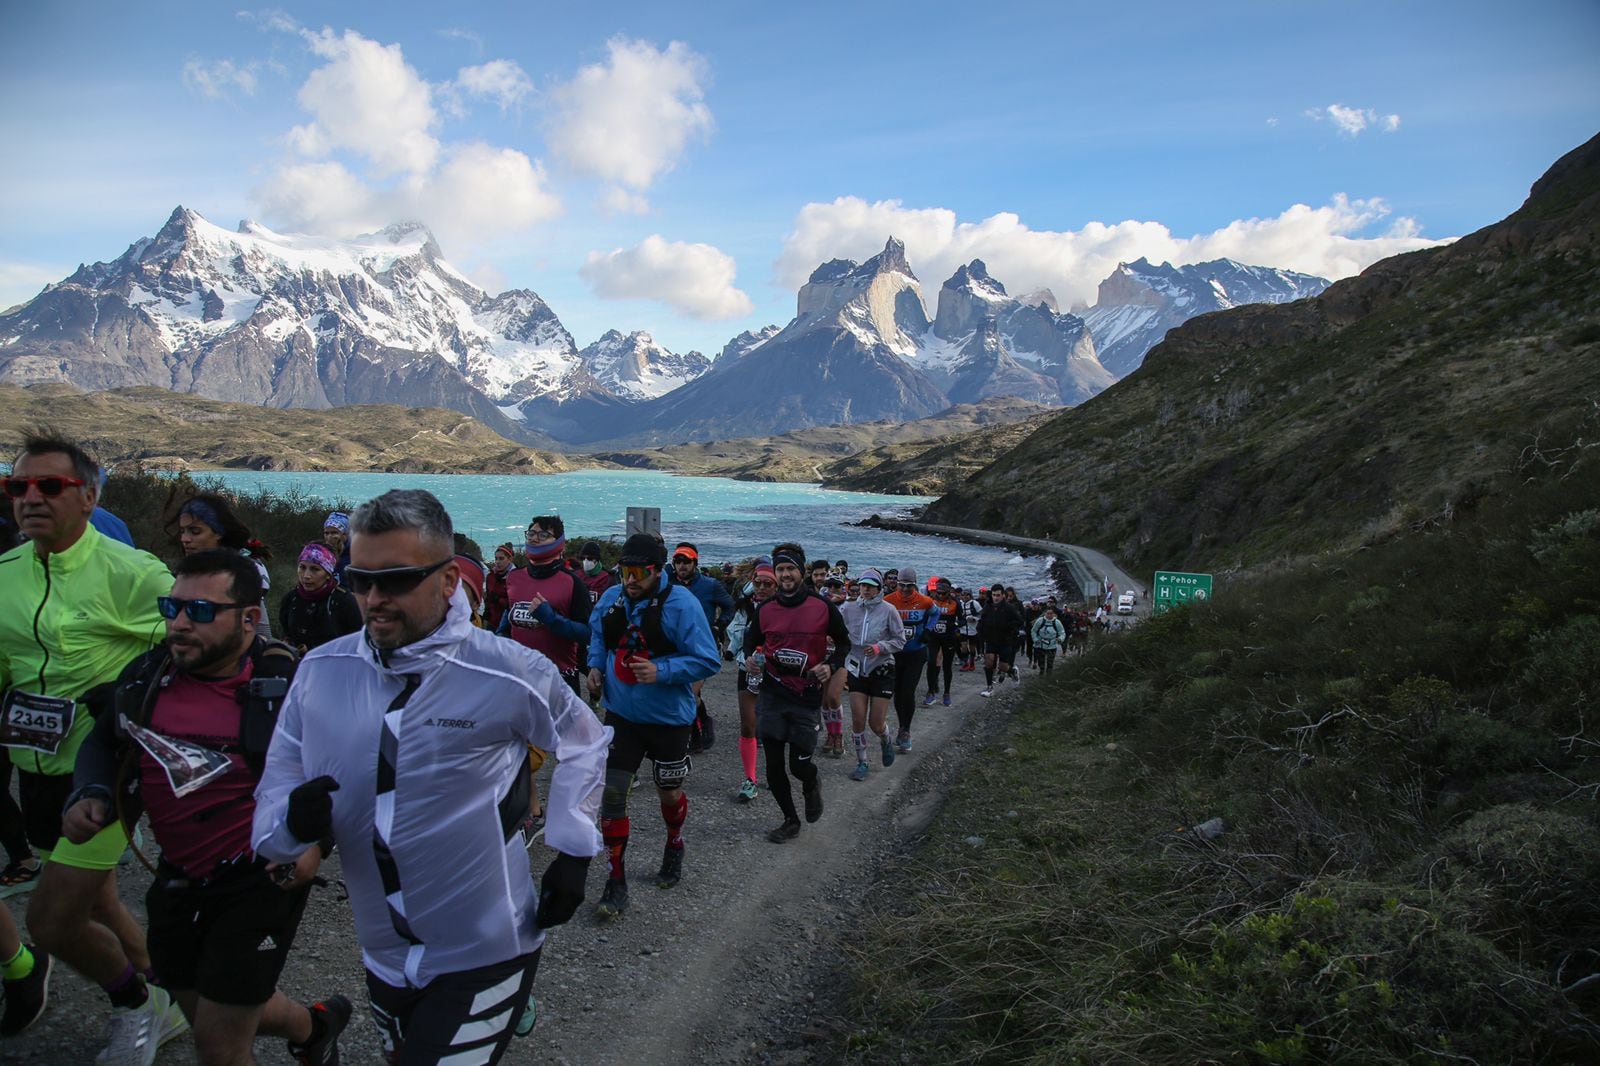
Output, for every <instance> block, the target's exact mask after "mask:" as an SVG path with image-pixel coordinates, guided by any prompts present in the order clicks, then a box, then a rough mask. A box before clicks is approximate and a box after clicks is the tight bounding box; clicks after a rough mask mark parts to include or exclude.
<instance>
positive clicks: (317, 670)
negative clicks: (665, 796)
mask: <svg viewBox="0 0 1600 1066" xmlns="http://www.w3.org/2000/svg"><path fill="white" fill-rule="evenodd" d="M408 688H409V689H410V692H409V695H408V696H407V698H406V699H405V700H404V701H403V705H400V706H396V705H397V704H401V702H402V701H401V700H400V697H401V696H402V695H406V694H407V690H408ZM610 743H611V729H610V728H609V727H606V726H602V725H601V724H600V722H599V720H598V719H597V718H596V717H595V716H594V712H593V711H591V710H590V709H589V708H588V706H587V705H586V704H584V703H583V701H582V700H580V699H578V698H577V697H576V696H574V695H573V693H572V690H571V689H570V688H568V687H567V684H566V682H565V681H563V680H562V679H561V675H560V674H559V673H558V672H557V670H556V668H555V667H554V666H553V665H552V664H551V663H550V661H549V660H548V659H546V658H545V657H544V656H542V655H540V654H539V653H538V652H535V651H532V650H530V649H528V648H525V647H523V646H522V645H520V644H518V643H516V642H515V641H511V640H505V639H503V638H500V637H497V636H495V635H494V634H492V633H487V632H485V631H483V630H481V629H477V628H475V627H474V626H473V625H472V624H471V621H470V619H469V615H468V606H467V599H466V594H465V593H464V592H463V591H462V590H461V589H460V588H459V587H458V588H457V589H456V593H455V596H454V598H453V599H452V600H451V602H450V609H449V612H448V614H447V615H446V617H445V620H444V622H443V623H442V624H441V625H440V626H439V628H438V629H436V630H434V631H433V632H432V633H430V634H428V635H427V636H426V637H423V638H422V639H421V640H419V641H417V642H415V643H413V644H408V645H406V646H405V647H402V648H397V649H395V650H393V651H392V652H389V653H388V655H387V662H385V661H384V657H383V656H380V654H379V652H378V651H377V650H376V649H374V648H373V647H372V646H371V645H370V644H369V643H367V639H366V634H365V632H364V631H363V632H357V633H352V634H350V635H348V636H345V637H340V638H339V639H337V640H333V641H330V642H329V643H327V644H324V645H322V646H321V647H319V648H315V649H313V650H312V651H311V652H310V653H308V654H307V655H306V657H305V659H304V660H303V661H302V662H301V664H300V668H299V671H298V672H297V673H296V675H295V679H294V684H293V685H292V686H291V688H290V690H289V695H288V697H287V698H286V700H285V701H284V705H283V710H282V713H281V714H280V715H279V718H278V728H277V732H276V733H275V734H274V735H273V738H272V746H271V749H270V750H269V751H268V754H267V763H266V769H265V772H264V773H263V774H262V778H261V783H260V785H258V786H257V788H256V812H255V826H254V831H253V833H252V843H253V844H254V846H255V850H256V852H257V853H258V854H260V855H263V856H265V857H266V858H268V859H270V860H273V861H276V862H288V861H291V860H293V859H294V858H295V857H296V856H298V855H299V854H301V853H302V852H303V851H304V850H305V845H304V844H301V843H300V842H299V841H297V840H295V839H294V838H293V837H292V836H291V835H290V833H289V830H288V827H287V826H286V825H285V818H286V816H287V812H288V806H289V793H290V791H291V790H293V789H294V788H295V786H297V785H299V784H301V783H302V782H305V781H309V780H311V779H313V778H316V777H320V776H322V775H323V774H328V775H330V776H332V777H333V778H334V779H335V780H337V781H338V782H339V790H338V791H336V792H334V793H333V794H332V796H333V833H334V840H335V843H337V844H338V846H339V853H340V856H341V861H342V863H343V869H344V878H345V883H346V885H347V886H348V887H349V890H350V903H351V906H352V907H353V908H354V910H355V922H356V936H357V938H358V939H359V940H360V942H361V953H362V958H363V960H364V962H365V963H366V966H367V969H368V970H370V971H371V972H372V973H373V974H374V975H376V976H377V977H378V978H379V979H380V980H382V981H384V982H385V983H387V984H390V985H394V986H397V987H398V986H410V987H414V988H420V987H422V986H425V985H427V984H428V983H429V982H430V981H432V980H433V978H435V977H437V976H439V975H440V974H444V973H455V972H459V971H462V970H470V969H475V968H477V967H480V966H489V965H492V964H494V963H498V962H504V961H506V960H507V959H511V958H515V957H516V956H518V955H522V954H525V953H527V952H530V951H532V950H533V949H534V948H536V947H538V946H539V945H540V944H541V943H543V941H544V933H543V932H541V931H539V930H536V929H535V928H534V912H535V910H536V909H537V905H538V889H537V887H536V885H535V884H534V881H533V877H532V875H531V873H530V871H529V859H528V854H527V851H526V842H525V841H524V839H523V836H522V834H521V832H519V831H517V830H516V828H515V822H516V821H520V818H521V816H522V815H524V814H526V807H525V806H524V808H523V810H522V811H513V810H510V809H509V808H510V807H511V806H513V804H509V803H507V799H508V797H509V796H510V794H511V792H512V789H513V788H514V786H515V784H516V782H517V778H518V774H519V773H520V772H521V770H522V767H523V765H524V764H525V763H526V762H527V758H528V748H527V746H528V745H529V744H533V745H536V746H537V747H540V748H543V749H545V750H547V751H553V752H554V753H555V756H556V759H557V766H556V769H555V774H554V777H553V778H552V780H551V784H550V792H549V795H548V796H547V797H546V798H545V803H544V806H545V812H546V814H545V819H546V820H545V842H546V843H548V844H549V845H550V846H551V847H552V848H555V849H556V850H557V851H562V852H565V853H567V854H569V855H577V856H594V855H597V854H599V853H600V851H601V850H602V844H601V840H600V833H599V831H598V829H597V828H596V825H595V818H596V814H597V812H598V810H599V805H600V791H601V786H602V782H603V780H604V773H605V761H606V749H607V748H608V746H609V745H610ZM385 761H387V762H389V764H390V765H392V771H393V772H392V788H390V787H388V785H387V779H388V777H389V774H388V773H387V772H385V773H384V774H382V775H380V763H381V762H385ZM380 776H382V777H383V778H385V785H384V787H382V788H380ZM502 806H505V807H506V808H507V809H506V810H502ZM508 822H509V824H511V825H512V828H511V829H510V831H509V833H508V832H507V829H506V826H507V824H508ZM379 833H381V834H382V839H383V840H384V841H385V842H386V844H387V849H388V856H382V849H381V848H380V847H379V846H378V844H377V841H378V834H379ZM386 879H387V880H389V881H390V886H389V887H397V888H398V891H394V892H390V891H386V886H385V883H384V882H385V880H386ZM396 881H397V882H398V884H397V886H396V885H395V882H396Z"/></svg>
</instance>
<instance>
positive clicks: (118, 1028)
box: [94, 985, 189, 1066]
mask: <svg viewBox="0 0 1600 1066" xmlns="http://www.w3.org/2000/svg"><path fill="white" fill-rule="evenodd" d="M149 992H150V995H149V996H148V998H146V999H145V1001H144V1002H143V1003H142V1004H140V1005H139V1006H137V1007H117V1008H114V1009H113V1010H112V1011H111V1021H110V1022H109V1023H107V1025H106V1046H105V1047H104V1048H102V1049H101V1051H100V1054H98V1055H96V1056H95V1058H94V1061H95V1062H96V1063H99V1064H103V1066H150V1064H151V1063H153V1062H155V1061H156V1052H157V1051H160V1050H161V1045H162V1044H165V1043H166V1042H167V1041H169V1040H171V1039H172V1038H173V1037H175V1036H179V1035H181V1034H183V1033H185V1032H187V1031H188V1029H189V1022H188V1020H187V1019H185V1018H184V1016H183V1009H182V1008H180V1007H179V1006H178V1004H177V1003H175V1002H173V999H172V996H171V995H170V994H169V993H168V992H167V990H166V989H164V988H161V987H159V986H156V985H151V986H149Z"/></svg>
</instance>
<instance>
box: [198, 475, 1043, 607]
mask: <svg viewBox="0 0 1600 1066" xmlns="http://www.w3.org/2000/svg"><path fill="white" fill-rule="evenodd" d="M198 476H199V478H200V479H201V480H210V479H213V478H214V479H215V480H218V481H220V482H222V483H223V484H224V485H226V486H227V487H228V488H230V489H232V490H234V491H237V492H247V493H248V492H257V491H265V492H269V493H273V494H275V495H284V494H287V493H291V492H298V493H301V494H304V495H308V496H312V497H315V498H317V499H320V500H322V501H323V502H324V503H325V504H327V505H328V506H329V507H332V506H334V505H336V504H345V505H351V506H353V505H355V504H357V503H360V502H361V501H363V500H367V499H371V498H372V497H373V496H377V495H379V494H380V493H383V492H385V491H387V490H389V489H392V488H423V489H427V490H428V491H430V492H432V493H433V494H434V495H436V496H438V497H439V499H440V500H441V501H443V503H444V505H445V507H446V508H448V509H449V511H450V516H451V518H452V519H453V520H454V521H455V525H456V529H457V530H459V531H461V532H463V533H465V534H467V535H468V536H470V537H472V538H473V539H474V540H476V541H477V542H478V543H479V544H480V545H481V546H482V547H483V549H484V551H485V552H486V553H487V552H489V551H492V549H493V545H495V544H497V543H501V542H503V541H511V542H513V543H515V544H517V545H519V546H520V545H521V542H522V532H523V530H524V529H526V528H527V526H528V519H530V518H532V517H533V516H534V515H536V514H559V515H560V516H561V518H562V521H563V522H564V523H565V524H566V528H567V539H568V540H579V539H586V538H590V537H592V538H596V539H602V540H603V539H606V538H608V537H617V538H619V539H620V538H621V536H622V534H623V530H624V527H625V522H626V517H625V516H626V513H627V509H628V508H629V507H659V508H660V509H661V532H662V535H663V536H664V537H665V538H666V541H667V543H668V545H672V544H675V543H677V542H678V541H680V540H689V541H694V542H695V543H696V544H697V545H699V547H700V557H701V559H702V560H703V561H704V562H707V563H720V562H723V561H730V562H736V561H738V560H740V559H744V558H746V557H748V556H751V555H757V554H766V553H769V552H770V551H771V550H772V546H773V545H774V544H776V543H778V542H780V541H784V540H794V541H798V542H799V543H801V544H802V545H804V546H805V549H806V554H807V556H808V557H810V558H817V557H819V556H826V557H827V558H828V560H829V561H830V562H831V561H834V560H838V559H847V560H849V562H850V572H851V573H852V574H854V573H859V572H860V571H861V570H862V569H864V568H865V567H868V566H879V567H887V566H905V565H908V564H909V565H911V566H915V567H916V568H917V570H918V572H919V573H920V574H921V576H922V581H923V582H926V580H927V578H928V577H929V576H930V575H933V574H938V575H941V576H944V577H948V578H950V579H951V580H952V581H954V582H955V583H956V584H957V585H988V584H992V583H993V582H995V581H1003V582H1005V583H1006V584H1008V585H1010V584H1016V585H1018V586H1020V587H1021V589H1022V590H1023V591H1024V592H1044V591H1046V590H1047V589H1048V588H1049V587H1050V580H1049V576H1048V572H1047V571H1048V566H1049V563H1050V559H1049V558H1048V557H1039V556H1034V557H1023V556H1021V555H1018V554H1016V553H1015V552H1010V551H1006V550H1005V549H1002V548H989V547H982V546H979V545H973V544H962V543H960V542H958V541H952V540H946V539H944V538H942V537H923V536H914V535H912V534H909V533H896V532H891V531H888V530H881V529H864V528H861V527H858V526H855V525H853V524H852V523H855V522H859V521H860V520H861V519H863V518H866V517H867V516H868V515H872V514H880V515H883V516H884V517H889V516H892V515H898V514H903V513H904V512H906V511H907V510H909V509H911V508H913V507H916V506H918V505H921V504H924V503H926V502H928V501H927V500H926V499H923V498H919V497H914V496H879V495H873V494H869V493H859V492H833V491H830V490H826V489H821V488H818V487H816V486H815V485H783V484H768V483H764V482H753V481H730V480H728V479H726V478H709V477H679V476H677V475H674V474H662V473H657V472H653V471H639V470H586V471H577V472H574V473H568V474H545V475H540V476H532V477H529V476H522V475H515V476H513V475H487V474H321V473H304V472H254V471H243V472H239V471H227V472H209V471H208V472H206V473H203V474H200V475H198Z"/></svg>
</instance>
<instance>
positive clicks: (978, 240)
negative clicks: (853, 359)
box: [775, 195, 1446, 307]
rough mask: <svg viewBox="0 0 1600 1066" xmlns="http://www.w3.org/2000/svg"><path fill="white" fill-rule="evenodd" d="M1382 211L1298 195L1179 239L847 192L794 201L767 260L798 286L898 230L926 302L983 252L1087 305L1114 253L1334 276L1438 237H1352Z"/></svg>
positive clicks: (1021, 280) (1005, 272)
mask: <svg viewBox="0 0 1600 1066" xmlns="http://www.w3.org/2000/svg"><path fill="white" fill-rule="evenodd" d="M1389 214H1390V211H1389V207H1388V205H1386V204H1385V203H1384V202H1383V201H1382V200H1380V199H1370V200H1351V199H1349V198H1348V197H1346V196H1343V195H1339V196H1336V197H1334V199H1333V200H1332V202H1330V203H1328V204H1326V205H1324V206H1322V207H1309V206H1307V205H1305V204H1295V205H1293V206H1291V207H1289V208H1287V209H1286V210H1285V211H1283V212H1282V213H1281V214H1279V215H1278V216H1276V217H1274V218H1265V219H1262V218H1251V219H1240V220H1237V221H1234V222H1231V223H1229V224H1228V225H1226V226H1223V227H1222V228H1220V229H1217V230H1214V231H1213V232H1211V233H1204V234H1197V235H1195V236H1192V237H1178V236H1175V235H1174V234H1173V233H1172V232H1171V230H1169V229H1168V228H1167V227H1166V226H1164V225H1162V224H1161V223H1159V222H1146V221H1137V220H1131V219H1130V220H1127V221H1123V222H1117V223H1113V224H1109V225H1108V224H1106V223H1103V222H1090V223H1088V224H1086V225H1085V226H1084V227H1083V228H1082V229H1079V230H1066V231H1059V232H1058V231H1050V230H1033V229H1029V228H1028V227H1027V226H1026V225H1024V224H1023V223H1022V220H1021V219H1020V218H1018V217H1017V216H1016V215H1014V214H1011V213H1008V212H1006V213H1001V214H996V215H991V216H990V217H989V218H986V219H983V220H982V221H979V222H961V221H959V220H958V219H957V217H956V214H955V212H953V211H949V210H946V209H943V208H908V207H905V206H903V205H902V204H901V203H900V202H899V201H898V200H880V201H878V202H876V203H868V202H866V201H865V200H861V199H858V198H856V197H853V196H852V197H841V198H839V199H837V200H834V201H833V202H832V203H811V204H807V205H806V206H805V207H803V208H801V209H800V212H799V214H798V215H797V216H796V218H795V226H794V232H792V233H791V234H789V236H788V238H786V240H785V242H784V248H783V252H782V254H781V255H780V257H779V259H778V261H777V263H776V264H775V269H776V271H777V276H778V280H779V282H780V283H781V284H783V285H785V286H787V287H789V288H791V289H798V288H799V287H800V286H801V285H802V284H804V283H805V280H806V278H807V277H808V276H809V275H810V273H811V271H812V270H814V269H815V268H816V267H817V265H818V264H819V263H823V262H826V261H827V260H829V259H836V258H845V259H856V260H864V259H866V258H868V257H870V256H873V255H876V254H877V253H878V252H879V251H881V250H882V249H883V244H884V241H885V240H886V239H887V238H888V237H890V236H894V237H898V238H899V239H900V240H902V241H904V242H905V245H906V256H907V258H908V259H909V260H910V261H911V267H912V269H913V270H915V271H916V272H917V276H918V277H919V278H921V279H922V282H923V288H924V296H925V297H926V298H927V299H928V301H929V302H930V303H933V302H934V301H935V300H937V297H938V290H939V286H940V285H941V284H943V282H944V280H945V279H946V278H948V277H949V276H950V275H951V274H953V273H954V272H955V270H956V268H957V267H959V266H960V265H962V264H963V263H967V262H970V261H971V260H973V259H982V260H984V262H985V263H986V264H987V266H988V268H989V272H990V273H991V274H993V275H994V276H995V277H996V278H998V279H1000V281H1001V282H1003V283H1004V284H1005V286H1006V288H1007V290H1008V291H1010V292H1015V293H1023V292H1029V291H1031V290H1033V289H1037V288H1042V287H1048V288H1050V289H1051V290H1052V291H1054V292H1055V294H1056V296H1057V297H1058V298H1059V299H1060V300H1061V303H1062V306H1064V307H1065V306H1069V305H1072V304H1080V303H1081V304H1088V303H1093V302H1094V299H1095V294H1096V290H1097V289H1098V287H1099V283H1100V282H1101V281H1103V280H1104V279H1105V278H1106V277H1107V276H1109V275H1110V273H1111V271H1112V270H1114V269H1115V268H1116V265H1117V264H1118V263H1119V262H1130V261H1132V260H1134V259H1138V258H1139V257H1141V256H1143V257H1145V258H1147V259H1149V260H1151V261H1152V262H1156V263H1159V262H1162V261H1166V262H1170V263H1173V264H1174V265H1178V266H1182V265H1184V264H1186V263H1199V262H1204V261H1206V260H1209V259H1219V258H1230V259H1236V260H1238V261H1239V262H1241V263H1248V264H1251V265H1255V266H1271V267H1281V268H1284V269H1288V270H1298V271H1303V272H1305V273H1307V274H1316V275H1319V276H1321V277H1325V278H1329V279H1333V280H1337V279H1339V278H1343V277H1349V276H1350V275H1352V274H1356V273H1359V272H1360V271H1361V270H1363V269H1365V268H1366V267H1368V266H1370V265H1371V264H1372V263H1374V262H1376V261H1378V260H1379V259H1383V258H1385V257H1387V256H1391V255H1396V254H1398V253H1400V252H1409V251H1414V250H1416V249H1418V248H1425V247H1429V246H1431V245H1435V244H1441V243H1446V242H1444V241H1435V240H1429V239H1426V238H1423V237H1421V236H1419V235H1418V234H1419V227H1418V226H1417V224H1416V222H1415V220H1413V219H1410V218H1399V219H1395V220H1393V221H1392V222H1391V223H1390V225H1389V226H1388V229H1387V231H1386V232H1385V233H1383V234H1382V235H1379V236H1369V237H1363V236H1359V234H1361V233H1362V232H1364V231H1367V230H1369V229H1370V228H1371V227H1373V226H1374V225H1375V224H1376V223H1378V222H1380V221H1381V220H1384V219H1386V218H1387V217H1388V216H1389Z"/></svg>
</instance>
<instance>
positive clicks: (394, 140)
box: [289, 29, 439, 176]
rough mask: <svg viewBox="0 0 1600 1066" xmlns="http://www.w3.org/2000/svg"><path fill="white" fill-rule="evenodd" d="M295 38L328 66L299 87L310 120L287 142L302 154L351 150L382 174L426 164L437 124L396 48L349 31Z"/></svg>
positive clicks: (424, 90) (431, 158)
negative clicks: (302, 38) (435, 124)
mask: <svg viewBox="0 0 1600 1066" xmlns="http://www.w3.org/2000/svg"><path fill="white" fill-rule="evenodd" d="M301 35H302V36H303V37H304V39H305V41H306V43H307V45H308V46H309V47H310V48H311V50H312V52H314V53H315V54H316V55H318V56H320V57H322V58H323V59H325V60H327V63H326V64H325V65H323V66H321V67H319V68H317V69H316V70H314V71H312V72H311V75H310V77H308V78H306V82H305V84H304V85H302V86H301V87H300V93H299V95H298V97H297V99H298V100H299V101H300V106H301V107H303V108H305V109H306V110H307V111H309V112H310V113H311V115H312V116H313V120H312V121H311V122H310V123H307V124H306V125H303V126H296V127H294V129H292V130H290V131H289V143H290V144H291V145H292V146H293V147H294V148H295V149H296V150H297V151H299V152H300V153H301V154H303V155H309V156H323V155H328V154H330V153H332V152H334V151H338V150H340V149H347V150H349V151H352V152H356V153H358V154H360V155H362V156H365V157H366V159H367V160H368V161H370V162H371V163H372V165H373V166H374V167H375V168H376V169H377V170H378V172H379V173H380V174H381V175H384V176H388V175H392V174H398V173H411V174H417V173H422V172H425V171H427V170H429V169H431V168H432V167H433V164H434V162H435V160H436V159H437V157H438V154H439V142H438V141H437V140H436V139H435V138H434V136H433V134H432V133H431V132H430V131H431V129H432V127H433V126H434V123H435V121H436V114H435V112H434V109H433V102H432V98H433V92H432V89H431V87H430V86H429V85H428V83H427V82H426V81H424V80H423V79H422V77H421V76H420V75H419V74H417V72H416V70H415V69H413V68H412V67H411V66H410V64H408V63H407V62H406V61H405V57H404V55H402V54H401V51H400V46H399V45H397V44H392V45H382V44H379V43H378V42H377V41H373V40H369V39H368V38H366V37H363V36H361V35H360V34H359V33H356V32H355V31H353V30H346V31H345V32H344V33H343V34H335V33H334V32H333V31H332V30H327V29H325V30H323V31H321V32H320V33H312V32H310V31H301Z"/></svg>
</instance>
